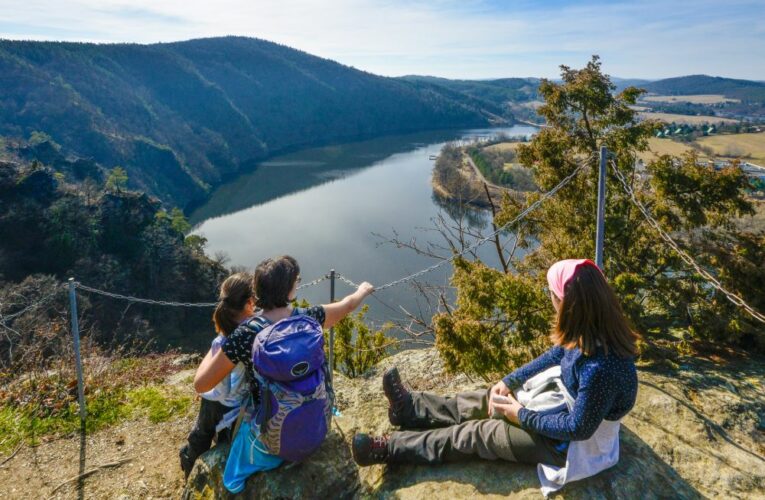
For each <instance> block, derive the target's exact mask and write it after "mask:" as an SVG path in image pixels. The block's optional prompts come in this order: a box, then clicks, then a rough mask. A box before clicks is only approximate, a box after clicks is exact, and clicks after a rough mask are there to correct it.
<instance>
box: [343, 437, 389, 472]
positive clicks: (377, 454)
mask: <svg viewBox="0 0 765 500" xmlns="http://www.w3.org/2000/svg"><path fill="white" fill-rule="evenodd" d="M389 442H390V439H389V438H388V436H370V435H369V434H356V435H355V436H353V446H351V449H352V451H353V460H355V461H356V463H357V464H359V465H374V464H384V463H385V462H387V461H388V443H389Z"/></svg>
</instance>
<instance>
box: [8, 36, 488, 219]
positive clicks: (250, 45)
mask: <svg viewBox="0 0 765 500" xmlns="http://www.w3.org/2000/svg"><path fill="white" fill-rule="evenodd" d="M0 86H2V88H3V95H2V99H0V135H5V136H10V137H14V138H28V137H29V136H30V135H31V134H32V133H33V132H35V131H38V132H43V133H45V134H47V135H49V136H50V137H52V139H53V140H54V141H55V142H57V143H58V144H60V145H61V146H62V147H63V150H64V151H66V152H67V153H70V154H74V155H77V156H81V157H91V158H93V159H94V160H95V161H97V162H99V163H101V164H104V165H107V166H110V165H111V166H113V165H122V166H123V167H125V168H126V170H127V171H128V174H129V176H130V182H131V185H132V186H133V187H135V188H140V189H143V190H146V191H148V192H149V193H151V194H155V195H157V196H159V197H160V198H162V199H163V200H166V201H170V202H171V203H175V204H178V205H182V206H183V205H186V204H187V203H189V202H191V201H194V200H198V199H201V198H203V197H204V196H205V194H206V192H207V191H208V190H209V187H210V186H211V185H215V184H217V183H218V182H220V180H221V179H222V178H223V177H225V176H226V175H230V174H232V173H235V172H237V171H238V170H239V169H240V168H242V166H244V165H246V164H247V163H248V162H251V161H253V160H258V159H261V158H264V157H265V156H267V155H269V154H272V153H274V152H276V151H280V150H285V149H291V148H296V147H299V146H303V145H308V144H318V143H326V142H331V141H338V140H346V139H354V138H359V137H368V136H373V135H381V134H388V133H396V132H410V131H416V130H424V129H433V128H451V127H468V126H483V125H486V124H487V123H488V121H489V119H490V118H491V117H492V116H493V114H492V111H493V110H484V109H482V103H481V102H480V101H477V100H470V99H467V98H466V97H465V96H462V95H461V94H458V93H450V92H448V91H446V90H444V89H442V88H441V87H438V86H434V85H421V84H415V83H412V82H407V81H405V80H400V79H393V78H384V77H380V76H376V75H372V74H370V73H366V72H363V71H359V70H356V69H354V68H350V67H347V66H343V65H341V64H338V63H336V62H333V61H330V60H327V59H322V58H319V57H315V56H312V55H310V54H306V53H304V52H301V51H298V50H294V49H291V48H288V47H285V46H281V45H277V44H274V43H271V42H267V41H263V40H258V39H252V38H243V37H225V38H210V39H200V40H191V41H186V42H177V43H169V44H154V45H136V44H107V45H98V44H89V43H61V42H26V41H9V40H4V41H0Z"/></svg>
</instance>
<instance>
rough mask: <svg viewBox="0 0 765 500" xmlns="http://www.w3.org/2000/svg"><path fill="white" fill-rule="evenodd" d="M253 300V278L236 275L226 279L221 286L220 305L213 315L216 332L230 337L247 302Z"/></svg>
mask: <svg viewBox="0 0 765 500" xmlns="http://www.w3.org/2000/svg"><path fill="white" fill-rule="evenodd" d="M251 298H252V276H251V275H250V274H248V273H236V274H232V275H231V276H229V277H228V278H226V279H225V280H224V281H223V283H222V284H221V286H220V295H219V296H218V305H217V306H215V312H214V313H213V323H214V324H215V331H216V332H218V333H220V334H221V335H229V334H230V333H231V332H233V331H234V330H235V329H236V327H237V326H239V318H240V317H241V315H242V311H243V310H244V307H245V306H246V305H247V301H248V300H249V299H251Z"/></svg>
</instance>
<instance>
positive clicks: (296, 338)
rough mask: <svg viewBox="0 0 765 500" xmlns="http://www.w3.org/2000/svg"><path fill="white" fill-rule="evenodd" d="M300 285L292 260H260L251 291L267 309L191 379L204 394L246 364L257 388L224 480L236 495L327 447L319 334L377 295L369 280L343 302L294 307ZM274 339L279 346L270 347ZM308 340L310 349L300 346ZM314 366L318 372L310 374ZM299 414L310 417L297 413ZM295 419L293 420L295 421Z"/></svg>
mask: <svg viewBox="0 0 765 500" xmlns="http://www.w3.org/2000/svg"><path fill="white" fill-rule="evenodd" d="M299 283H300V267H299V266H298V263H297V262H296V261H295V259H294V258H292V257H290V256H283V257H279V258H276V259H267V260H265V261H263V262H261V263H260V264H259V265H258V267H257V268H256V270H255V274H254V278H253V290H254V293H255V305H256V306H257V307H259V308H261V309H262V311H260V312H259V313H258V314H257V315H256V316H255V317H254V318H253V319H251V320H249V321H246V322H245V323H244V324H242V325H240V326H239V327H237V328H236V330H235V331H234V332H233V333H232V334H231V335H229V336H228V337H226V340H225V341H224V343H223V346H222V348H221V350H220V352H218V353H217V354H215V355H214V356H208V357H206V358H205V359H204V360H203V361H202V363H201V365H200V366H199V369H198V370H197V373H196V377H195V378H194V388H195V389H196V390H197V392H200V393H201V392H204V391H207V390H209V389H210V388H212V387H214V386H215V385H216V384H218V383H219V381H220V380H221V379H223V378H224V377H225V376H226V375H228V374H229V373H231V371H232V370H233V369H234V367H235V366H236V365H237V363H243V364H244V365H245V367H246V368H245V369H246V372H247V373H248V374H249V376H250V380H251V382H252V384H253V391H252V400H253V404H252V411H251V413H250V415H249V418H248V419H247V423H246V425H245V424H242V425H241V426H239V429H238V432H236V436H235V437H234V441H233V443H232V446H231V452H230V454H229V457H228V460H227V463H226V469H225V471H224V474H223V484H224V486H225V487H226V488H227V489H228V490H229V491H230V492H232V493H238V492H240V491H242V489H243V488H244V484H245V480H246V479H247V477H248V476H250V475H251V474H253V473H255V472H258V471H264V470H270V469H273V468H276V467H278V466H279V465H280V464H281V463H282V462H283V461H284V460H290V461H299V460H302V459H304V458H305V457H306V456H308V455H309V454H310V453H313V451H315V449H316V448H317V447H318V446H319V445H320V443H321V441H323V439H324V436H325V435H326V432H327V430H328V420H329V417H330V415H331V410H332V408H331V399H332V397H331V393H332V391H331V384H329V374H328V373H327V372H326V371H327V370H328V368H327V365H326V361H325V359H324V350H323V345H324V341H323V334H322V331H321V329H322V327H323V328H330V327H332V326H333V325H334V324H335V323H337V322H338V321H340V320H341V319H343V318H344V317H345V316H346V315H348V314H349V313H350V312H352V311H353V310H354V309H356V308H357V307H358V306H359V305H360V304H361V302H362V301H363V300H364V298H366V296H367V295H369V294H370V293H372V291H373V287H372V285H370V284H369V283H366V282H364V283H362V284H361V285H359V288H358V289H357V290H356V291H355V292H354V293H352V294H350V295H348V296H346V297H345V298H343V299H342V300H340V301H339V302H335V303H332V304H325V305H319V306H313V307H309V308H295V307H292V305H291V303H292V302H294V301H295V297H296V295H297V288H298V284H299ZM261 332H262V334H261ZM295 332H297V333H299V335H294V333H295ZM274 339H276V340H274ZM311 339H315V340H317V341H316V342H313V341H312V340H311ZM272 340H274V342H275V343H274V344H273V345H272V346H271V347H269V345H270V344H269V342H271V341H272ZM303 341H306V343H307V344H308V348H306V344H305V343H304V344H300V342H303ZM290 342H292V344H290ZM290 346H294V348H292V347H290ZM304 348H306V349H308V350H309V351H310V350H311V349H315V351H312V352H308V351H305V349H304ZM303 351H305V352H308V354H307V355H306V357H305V358H302V359H303V360H302V361H301V360H295V359H292V358H290V356H291V354H292V352H303ZM284 359H289V360H290V365H288V367H287V370H286V373H285V372H284V371H282V372H280V373H279V374H278V377H279V378H274V377H277V375H274V373H275V368H274V367H275V366H277V365H279V364H280V363H282V360H284ZM256 360H257V363H256ZM293 363H294V364H293ZM311 365H319V366H313V367H311V368H309V367H310V366H311ZM309 369H310V371H309ZM277 371H278V370H277ZM290 373H291V374H292V375H293V376H291V375H290ZM282 375H286V376H282ZM269 376H270V377H271V378H269ZM264 390H265V392H264ZM269 391H270V392H269ZM280 398H281V399H280ZM280 401H284V404H282V403H281V402H280ZM295 401H298V402H297V403H296V402H295ZM317 401H319V402H321V408H320V409H319V410H318V411H317V410H316V409H315V408H313V409H311V408H309V407H308V405H310V404H314V403H316V402H317ZM325 403H326V404H325ZM295 408H298V409H303V410H305V411H302V413H299V412H296V411H294V410H295ZM298 413H299V414H298ZM292 415H295V416H294V420H290V418H291V416H292ZM306 418H307V419H308V420H305V419H306ZM301 419H302V420H301ZM309 420H310V421H309ZM264 422H265V423H264ZM317 429H319V430H320V431H317ZM301 433H304V434H303V435H301ZM277 450H278V451H277Z"/></svg>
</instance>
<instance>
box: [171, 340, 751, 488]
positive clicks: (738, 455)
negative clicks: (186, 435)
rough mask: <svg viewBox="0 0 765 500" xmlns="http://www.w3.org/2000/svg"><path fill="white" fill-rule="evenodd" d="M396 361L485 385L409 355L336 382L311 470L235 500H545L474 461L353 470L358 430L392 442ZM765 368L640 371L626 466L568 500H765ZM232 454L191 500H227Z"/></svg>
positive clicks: (219, 459) (505, 473) (517, 468)
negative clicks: (386, 382)
mask: <svg viewBox="0 0 765 500" xmlns="http://www.w3.org/2000/svg"><path fill="white" fill-rule="evenodd" d="M391 364H396V365H398V366H399V369H400V371H401V373H402V376H403V377H404V378H405V379H406V381H407V382H408V383H409V384H410V385H411V386H412V388H413V389H414V390H430V391H435V392H439V393H443V394H450V393H454V392H458V391H460V390H470V389H474V388H478V387H482V386H484V385H485V384H484V383H482V382H477V381H471V380H469V379H468V378H467V377H465V376H456V377H453V376H449V375H447V374H446V373H445V371H444V369H443V365H442V363H441V362H440V360H439V358H438V354H437V353H436V352H435V350H432V349H427V350H417V351H407V352H403V353H400V354H397V355H395V356H393V357H391V358H388V359H386V360H384V361H383V362H382V363H381V364H380V365H378V366H377V367H376V368H375V369H374V370H372V371H371V372H370V373H368V374H367V375H366V376H365V377H361V378H357V379H348V378H346V377H343V376H342V375H339V374H336V382H335V386H336V391H337V394H338V407H339V408H340V411H341V412H342V416H341V417H339V418H336V419H335V420H334V423H333V430H332V432H331V434H330V436H329V438H328V440H327V442H326V443H325V444H324V446H323V447H322V449H321V450H320V452H318V453H317V454H316V456H314V457H312V458H311V459H310V460H308V461H307V462H305V463H303V464H300V465H295V466H292V467H282V468H280V469H277V470H275V471H271V472H268V473H263V474H257V475H255V476H253V477H251V478H250V479H249V480H248V482H247V488H246V490H245V492H243V493H242V494H240V495H238V496H237V498H358V497H373V498H474V497H486V498H493V497H497V498H499V497H507V496H512V497H514V498H516V497H517V498H540V497H541V494H540V491H539V483H538V480H537V476H536V470H535V468H534V467H531V466H527V465H520V464H512V463H506V462H487V461H478V460H476V461H471V462H463V463H455V464H447V465H442V466H438V467H426V466H373V467H366V468H358V467H356V466H355V465H354V463H353V461H352V459H351V456H350V452H349V443H350V440H351V439H352V437H353V435H354V433H356V432H372V433H386V432H390V431H392V430H393V428H392V427H391V425H390V424H389V423H388V420H387V413H386V402H385V398H384V396H383V394H382V389H381V387H380V375H381V373H382V371H383V370H384V368H385V367H387V366H390V365H391ZM763 374H765V366H764V365H763V363H762V362H761V361H759V362H748V363H746V364H744V363H741V364H735V363H734V364H727V365H725V366H724V367H723V366H717V365H715V363H713V362H711V361H703V360H694V361H692V362H691V363H690V364H688V365H681V366H680V367H679V368H678V369H675V370H673V371H672V372H662V371H651V370H647V369H642V370H641V371H640V381H641V385H640V391H639V395H638V403H637V405H636V407H635V408H634V409H633V411H632V412H631V413H630V414H629V415H628V416H627V417H626V418H625V420H624V425H623V426H622V433H621V444H622V446H621V460H620V462H619V464H618V465H616V466H615V467H613V468H612V469H610V470H608V471H605V472H603V473H601V474H599V475H597V476H595V477H593V478H589V479H586V480H583V481H579V482H576V483H572V484H569V485H567V486H566V487H565V488H564V489H563V490H562V491H561V492H559V493H558V495H557V497H559V498H703V497H725V498H756V497H760V498H762V497H763V496H764V495H765V457H763V455H765V453H764V452H765V432H763V431H762V429H761V428H760V427H758V426H761V425H762V423H761V420H762V418H763V410H765V390H764V389H763V384H762V381H763ZM226 452H227V448H226V447H223V446H221V447H218V448H216V449H213V450H211V451H210V452H208V453H207V454H205V455H203V457H202V459H201V460H200V461H199V462H198V463H197V466H196V467H195V469H194V471H193V472H192V476H191V477H190V479H189V482H188V484H187V487H186V491H185V492H184V498H226V497H227V496H228V494H227V493H226V492H225V490H224V489H223V486H222V484H221V477H222V467H223V464H224V462H225V456H226Z"/></svg>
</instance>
